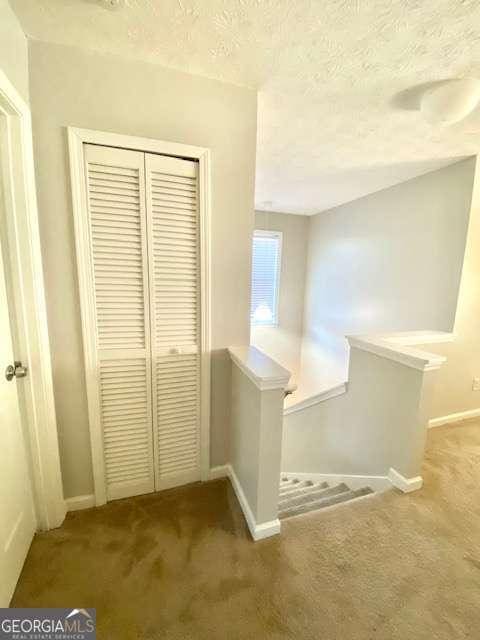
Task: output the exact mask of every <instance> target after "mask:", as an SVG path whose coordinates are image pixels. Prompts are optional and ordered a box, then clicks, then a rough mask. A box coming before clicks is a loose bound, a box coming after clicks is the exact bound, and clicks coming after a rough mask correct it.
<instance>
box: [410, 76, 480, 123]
mask: <svg viewBox="0 0 480 640" xmlns="http://www.w3.org/2000/svg"><path fill="white" fill-rule="evenodd" d="M479 102H480V80H477V79H476V78H457V79H455V80H447V81H446V82H442V83H439V84H436V85H435V86H434V87H432V88H431V89H428V90H427V91H426V92H425V93H424V95H423V96H422V100H421V105H420V109H421V111H422V113H423V115H424V116H425V118H426V119H427V120H428V121H429V122H431V123H432V124H439V125H444V126H448V125H450V124H454V123H455V122H458V121H459V120H463V119H464V118H466V117H467V116H468V115H469V114H470V113H472V111H473V110H474V109H475V108H476V107H477V105H478V103H479Z"/></svg>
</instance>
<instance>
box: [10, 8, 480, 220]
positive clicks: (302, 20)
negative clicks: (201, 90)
mask: <svg viewBox="0 0 480 640" xmlns="http://www.w3.org/2000/svg"><path fill="white" fill-rule="evenodd" d="M11 4H12V6H13V8H14V9H15V10H16V12H17V13H18V16H19V17H20V20H21V22H22V24H23V27H24V29H25V31H26V33H27V34H28V35H29V36H32V37H34V38H37V39H41V40H46V41H51V42H56V43H63V44H73V45H78V46H83V47H87V48H91V49H95V50H98V51H102V52H109V53H114V54H119V55H122V56H129V57H133V58H137V59H142V60H147V61H150V62H156V63H158V64H162V65H166V66H169V67H173V68H176V69H181V70H184V71H188V72H191V73H195V74H201V75H205V76H208V77H211V78H218V79H220V80H225V81H228V82H234V83H237V84H245V85H248V86H251V87H256V88H258V90H259V126H258V149H257V186H256V205H257V208H260V209H272V210H276V211H288V212H294V213H315V212H317V211H321V210H323V209H327V208H329V207H332V206H334V205H336V204H340V203H342V202H346V201H348V200H352V199H353V198H357V197H359V196H362V195H365V194H367V193H370V192H372V191H376V190H378V189H382V188H384V187H387V186H390V185H392V184H395V183H397V182H401V181H403V180H406V179H408V178H411V177H413V176H415V175H419V174H421V173H424V172H426V171H430V170H433V169H435V168H437V167H440V166H443V165H445V164H448V163H450V162H452V161H454V160H455V159H458V158H460V157H462V156H465V155H470V154H475V153H477V149H478V145H479V143H480V110H479V113H478V114H474V115H473V116H470V117H469V118H468V119H467V120H466V121H464V122H463V123H461V124H459V125H456V126H454V127H450V128H448V129H442V128H439V127H437V126H431V125H429V124H427V123H426V122H424V120H423V119H422V117H421V115H420V114H419V112H418V111H417V110H415V106H416V104H417V97H418V96H417V95H416V94H415V92H413V94H409V95H400V96H399V95H398V94H399V93H400V92H404V91H405V90H407V89H409V88H411V87H414V86H416V85H418V84H419V83H426V82H432V81H435V80H439V79H444V78H448V77H456V76H475V77H480V2H479V1H478V0H312V1H308V0H124V4H125V6H124V7H123V8H122V9H117V10H108V9H105V8H104V7H103V6H101V4H102V0H11ZM475 131H478V132H479V133H475Z"/></svg>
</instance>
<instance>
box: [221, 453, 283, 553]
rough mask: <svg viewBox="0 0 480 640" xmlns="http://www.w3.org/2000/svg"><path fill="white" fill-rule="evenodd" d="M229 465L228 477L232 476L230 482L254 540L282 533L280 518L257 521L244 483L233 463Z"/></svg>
mask: <svg viewBox="0 0 480 640" xmlns="http://www.w3.org/2000/svg"><path fill="white" fill-rule="evenodd" d="M227 467H228V477H229V478H230V482H231V483H232V487H233V490H234V491H235V495H236V496H237V500H238V502H239V503H240V507H241V508H242V511H243V515H244V516H245V520H246V521H247V525H248V528H249V530H250V534H251V536H252V538H253V539H254V541H255V542H256V541H257V540H263V538H269V537H270V536H275V535H277V534H279V533H280V529H281V525H280V520H279V519H278V518H277V519H275V520H271V521H270V522H261V523H260V524H257V522H256V521H255V517H254V515H253V512H252V510H251V508H250V505H249V504H248V500H247V498H246V496H245V493H244V491H243V489H242V485H241V484H240V481H239V479H238V477H237V475H236V473H235V471H234V470H233V467H232V465H231V464H229V465H227Z"/></svg>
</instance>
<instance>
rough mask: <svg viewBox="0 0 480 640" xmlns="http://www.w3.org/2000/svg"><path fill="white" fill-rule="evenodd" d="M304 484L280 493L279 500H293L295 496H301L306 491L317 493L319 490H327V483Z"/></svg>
mask: <svg viewBox="0 0 480 640" xmlns="http://www.w3.org/2000/svg"><path fill="white" fill-rule="evenodd" d="M305 482H306V484H302V486H300V485H296V486H295V487H293V488H292V489H290V488H289V489H288V490H285V491H280V494H279V500H286V499H287V498H293V497H295V496H297V495H298V496H300V495H303V494H304V493H305V492H307V491H318V490H319V489H328V482H308V481H307V480H306V481H305Z"/></svg>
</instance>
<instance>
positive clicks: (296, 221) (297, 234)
mask: <svg viewBox="0 0 480 640" xmlns="http://www.w3.org/2000/svg"><path fill="white" fill-rule="evenodd" d="M308 225H309V218H308V217H307V216H299V215H291V214H288V213H270V212H267V211H257V212H255V229H264V230H268V231H281V232H282V268H281V273H280V298H279V304H278V320H279V322H278V326H277V327H252V329H251V334H250V342H251V344H253V345H255V346H256V347H258V349H261V350H262V351H264V352H265V353H268V355H269V356H271V357H272V358H274V359H275V360H276V361H277V362H279V363H280V364H281V365H282V366H283V367H285V368H286V369H288V370H289V371H291V372H292V378H291V381H292V382H295V381H296V376H297V373H298V371H299V369H300V355H301V347H302V333H303V303H304V293H305V270H306V261H307V246H308Z"/></svg>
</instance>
